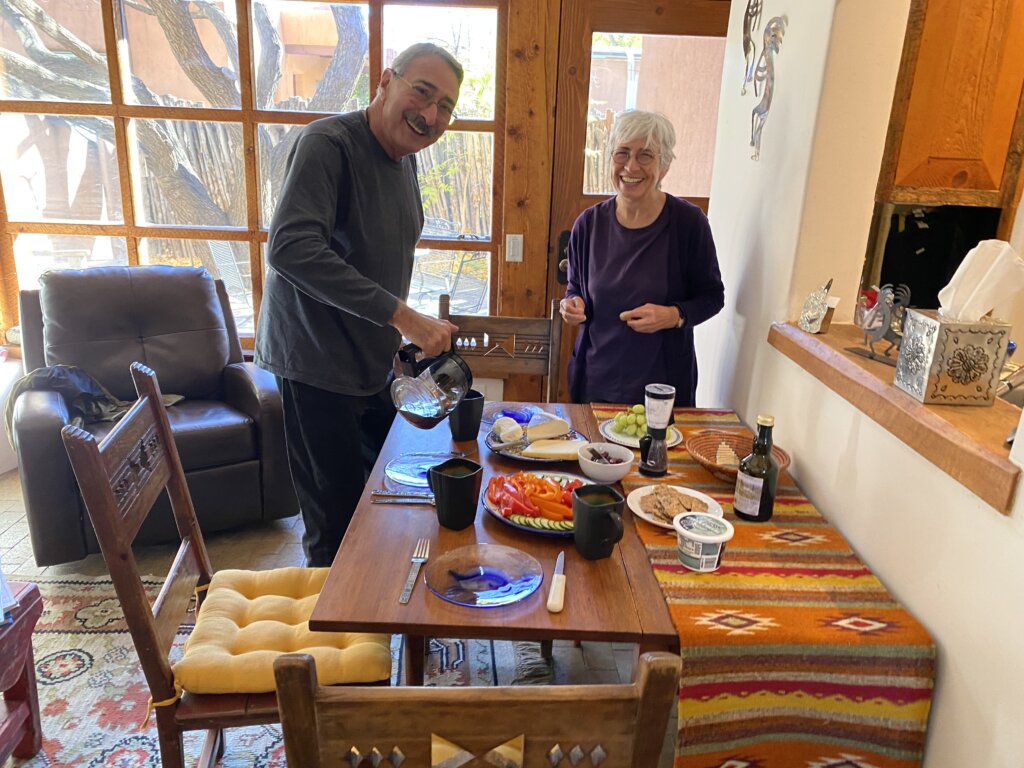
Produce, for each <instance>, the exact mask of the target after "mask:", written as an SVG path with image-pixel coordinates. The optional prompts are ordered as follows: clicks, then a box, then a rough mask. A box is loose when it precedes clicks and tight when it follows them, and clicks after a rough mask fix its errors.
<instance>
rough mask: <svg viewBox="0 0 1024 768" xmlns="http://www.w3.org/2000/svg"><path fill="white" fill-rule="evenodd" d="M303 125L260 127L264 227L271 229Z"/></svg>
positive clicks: (258, 163)
mask: <svg viewBox="0 0 1024 768" xmlns="http://www.w3.org/2000/svg"><path fill="white" fill-rule="evenodd" d="M301 130H302V126H301V125H286V124H283V123H268V124H264V125H258V126H257V127H256V144H257V151H258V152H259V154H258V158H259V159H258V161H257V163H256V165H257V171H258V173H259V175H260V227H262V228H263V229H269V227H270V220H271V219H272V218H273V216H274V211H275V210H276V209H277V201H278V200H279V199H280V197H281V185H282V184H284V172H285V170H286V168H287V166H288V154H289V153H290V152H291V151H292V145H293V144H295V140H296V139H298V138H299V131H301Z"/></svg>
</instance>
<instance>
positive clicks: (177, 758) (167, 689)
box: [61, 363, 391, 768]
mask: <svg viewBox="0 0 1024 768" xmlns="http://www.w3.org/2000/svg"><path fill="white" fill-rule="evenodd" d="M131 374H132V378H133V380H134V382H135V387H136V391H137V392H138V395H139V399H138V400H137V401H136V402H135V403H134V405H132V407H131V408H130V409H129V411H128V413H127V414H125V416H124V417H122V418H121V420H120V421H118V422H117V425H116V426H115V427H114V428H113V429H112V430H111V431H110V433H109V434H108V435H107V436H106V437H105V438H104V439H103V441H102V442H100V443H97V442H96V439H95V438H94V437H93V435H91V434H90V433H88V432H86V431H85V430H83V429H81V428H79V427H74V426H70V425H69V426H66V427H64V429H63V430H62V431H61V436H62V438H63V440H64V445H65V447H66V449H67V453H68V456H69V457H70V459H71V465H72V467H73V468H74V472H75V476H76V477H77V478H78V482H79V485H80V487H81V490H82V497H83V498H84V500H85V506H86V509H87V510H88V513H89V516H90V518H91V519H92V523H93V526H94V527H95V529H96V536H97V538H98V539H99V543H100V549H101V550H102V552H103V558H104V560H105V561H106V563H107V568H108V569H109V570H110V576H111V579H112V580H113V582H114V589H115V591H116V593H117V598H118V601H119V602H120V604H121V608H122V610H123V611H124V617H125V622H126V623H127V625H128V631H129V632H130V634H131V636H132V642H133V643H134V644H135V650H136V652H137V653H138V656H139V662H140V664H141V666H142V671H143V674H144V675H145V678H146V682H147V684H148V685H149V691H150V697H151V698H150V711H152V710H153V709H155V711H156V724H157V734H158V738H159V742H160V759H161V763H162V765H163V768H181V766H183V765H184V747H183V741H182V734H183V733H184V732H185V731H192V730H205V731H207V735H206V739H205V741H204V743H203V748H202V754H201V755H200V759H199V763H198V765H199V766H201V767H202V768H206V767H207V766H212V765H213V764H214V763H215V762H216V761H217V759H218V758H219V757H220V756H221V755H222V754H223V752H224V736H223V729H224V728H232V727H237V726H246V725H259V724H264V723H274V722H277V721H278V709H277V700H276V696H275V694H274V670H273V661H274V659H275V658H276V657H277V656H279V655H281V654H282V653H286V652H292V651H295V650H297V649H298V648H301V649H303V650H308V651H309V652H310V653H313V654H315V655H316V657H317V658H318V659H319V660H320V662H321V664H322V665H325V669H328V670H330V672H329V678H330V680H329V681H330V682H331V683H335V684H342V683H343V684H349V683H361V684H384V685H387V684H388V683H389V681H390V677H391V653H390V637H389V636H388V635H376V634H365V633H342V632H311V631H310V630H309V627H308V620H309V614H310V613H311V612H312V610H313V605H314V603H315V602H316V598H317V596H318V595H319V592H320V589H321V588H322V587H323V583H324V581H325V580H326V578H327V571H328V570H329V569H327V568H278V569H275V570H270V571H243V570H224V571H219V572H217V573H216V574H214V573H213V571H212V567H211V565H210V559H209V556H208V555H207V552H206V545H205V543H204V541H203V535H202V532H201V531H200V529H199V523H198V522H197V520H196V514H195V509H194V508H193V506H192V500H191V498H190V497H189V493H188V486H187V485H186V483H185V473H184V471H183V469H182V465H181V459H180V457H179V455H178V450H177V448H176V447H175V443H174V439H173V437H172V436H171V427H170V422H169V420H168V416H167V409H166V408H165V407H164V405H163V402H162V400H161V394H160V386H159V384H158V383H157V380H156V374H154V373H153V371H152V370H150V369H149V368H147V367H145V366H144V365H142V364H140V363H133V364H132V366H131ZM165 489H166V491H167V493H168V495H169V496H170V500H171V509H172V511H173V513H174V519H175V523H176V525H177V529H178V533H179V536H180V539H181V544H180V547H179V548H178V552H177V555H176V556H175V558H174V562H173V564H172V565H171V568H170V571H169V573H168V574H167V578H166V580H165V581H164V583H163V586H162V587H161V589H160V593H159V595H158V596H157V597H156V600H155V601H154V602H153V604H152V608H151V607H150V600H149V596H148V595H147V594H146V589H145V587H144V585H143V582H142V577H141V575H140V573H139V569H138V566H137V565H136V562H135V556H134V554H133V552H132V542H133V541H134V540H135V536H136V534H137V533H138V532H139V528H140V527H141V526H142V524H143V522H144V521H145V519H146V516H147V515H148V514H149V512H150V510H151V509H152V508H153V503H154V501H155V500H156V499H157V498H158V497H159V496H160V494H161V493H163V491H164V490H165ZM193 598H195V601H196V608H197V610H196V613H195V627H194V628H193V630H192V632H191V634H190V636H189V639H188V641H187V642H186V644H185V651H184V654H183V655H182V656H181V659H180V660H179V661H177V662H176V663H173V664H172V662H171V656H172V646H173V645H174V640H175V637H176V636H177V635H178V630H179V627H180V625H181V624H182V623H187V622H189V621H191V618H192V617H191V616H190V614H189V607H190V603H191V601H192V600H193ZM173 654H174V655H175V656H176V655H177V651H176V650H175V651H173ZM147 720H148V715H147Z"/></svg>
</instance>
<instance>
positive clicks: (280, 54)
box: [252, 0, 370, 112]
mask: <svg viewBox="0 0 1024 768" xmlns="http://www.w3.org/2000/svg"><path fill="white" fill-rule="evenodd" d="M368 14H369V11H368V6H366V5H362V4H355V3H309V2H304V0H256V2H254V3H253V5H252V34H253V59H254V63H255V70H256V88H255V91H254V95H255V101H256V109H275V110H291V111H295V112H353V111H355V110H357V109H363V108H365V107H366V105H367V104H369V103H370V81H369V58H368V51H369V40H370V32H369V25H368V21H367V19H368Z"/></svg>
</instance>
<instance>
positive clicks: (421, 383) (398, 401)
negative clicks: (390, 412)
mask: <svg viewBox="0 0 1024 768" xmlns="http://www.w3.org/2000/svg"><path fill="white" fill-rule="evenodd" d="M419 351H420V349H419V347H417V346H416V345H415V344H406V345H405V346H404V347H402V348H401V349H400V350H399V351H398V361H399V365H400V368H401V371H402V375H401V376H399V377H397V378H396V379H395V380H394V381H393V382H391V402H393V403H394V404H395V408H396V409H397V410H398V412H399V413H400V414H401V415H402V416H403V417H404V418H405V420H406V421H408V422H409V423H410V424H412V425H413V426H416V427H419V428H420V429H430V428H431V427H433V426H436V425H437V424H439V423H440V422H441V421H443V420H444V419H445V418H446V417H447V416H448V414H450V413H451V412H452V411H453V410H455V406H456V405H458V404H459V401H460V400H461V399H462V397H463V396H464V395H465V394H466V393H467V392H468V391H469V390H470V388H471V387H472V386H473V373H472V371H470V370H469V365H467V364H466V361H465V360H463V359H462V358H461V357H459V355H458V353H457V352H456V351H455V350H454V349H452V350H449V351H448V352H445V353H444V354H442V355H438V356H437V357H427V358H424V359H422V360H417V359H416V353H417V352H419Z"/></svg>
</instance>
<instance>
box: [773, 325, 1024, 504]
mask: <svg viewBox="0 0 1024 768" xmlns="http://www.w3.org/2000/svg"><path fill="white" fill-rule="evenodd" d="M863 337H864V332H863V331H862V330H861V329H860V328H858V327H857V326H854V325H836V324H833V325H832V327H831V328H830V329H829V331H828V333H824V334H810V333H805V332H804V331H802V330H800V329H799V328H798V327H797V326H795V325H794V324H792V323H773V324H772V327H771V330H770V331H769V332H768V343H769V344H771V345H772V346H773V347H775V348H776V349H778V350H779V351H780V352H782V354H784V355H786V357H788V358H790V359H791V360H792V361H793V362H795V363H796V364H797V365H799V366H800V367H801V368H803V369H804V370H805V371H807V372H808V373H810V374H811V375H812V376H814V377H815V378H816V379H818V380H819V381H820V382H821V383H823V384H824V385H825V386H827V387H828V388H829V389H831V390H832V391H834V392H836V393H837V394H838V395H840V396H841V397H843V398H844V399H845V400H847V401H849V402H850V403H851V404H853V405H854V406H856V407H857V408H858V409H860V410H861V411H863V412H864V413H865V414H866V415H867V416H869V417H870V418H871V419H872V420H874V421H876V422H878V424H879V425H881V426H882V427H884V428H885V429H887V430H888V431H889V432H891V433H892V434H893V435H895V436H896V437H898V438H899V439H900V440H902V441H903V442H904V443H906V444H907V445H908V446H910V447H911V448H913V449H914V450H915V451H917V452H918V453H919V454H921V455H922V456H924V457H925V458H926V459H928V461H930V462H931V463H932V464H934V465H935V466H937V467H938V468H939V469H941V470H942V471H943V472H945V473H946V474H947V475H949V476H950V477H952V478H953V479H955V480H956V481H957V482H959V483H960V484H962V485H964V486H965V487H967V488H968V489H970V490H971V491H972V492H973V493H975V494H977V496H979V497H980V498H981V499H982V500H983V501H985V502H986V503H987V504H991V505H992V506H993V507H995V508H996V509H997V510H999V511H1000V512H1002V513H1003V514H1004V515H1006V514H1009V513H1010V508H1011V506H1012V505H1013V497H1014V492H1015V491H1016V489H1017V481H1018V480H1019V478H1020V468H1019V467H1018V466H1017V465H1016V464H1014V463H1013V462H1012V461H1010V447H1009V446H1008V445H1006V444H1005V442H1004V441H1005V440H1006V435H1007V434H1008V433H1009V431H1010V430H1011V429H1012V428H1013V427H1015V426H1017V422H1018V421H1019V420H1020V408H1018V407H1016V406H1015V405H1011V404H1010V403H1007V402H1006V401H1005V400H996V402H995V405H993V406H992V407H991V408H988V407H984V406H963V405H923V404H922V403H919V402H918V401H917V400H915V399H914V398H913V397H911V396H910V395H908V394H907V393H905V392H903V391H902V390H899V389H897V388H896V387H895V386H894V385H893V383H892V380H893V377H894V375H895V369H894V368H893V367H892V366H889V365H886V364H885V363H880V362H878V361H876V360H869V359H868V358H865V357H860V356H859V355H855V354H853V353H851V352H846V351H845V348H846V347H854V346H862V341H863Z"/></svg>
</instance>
